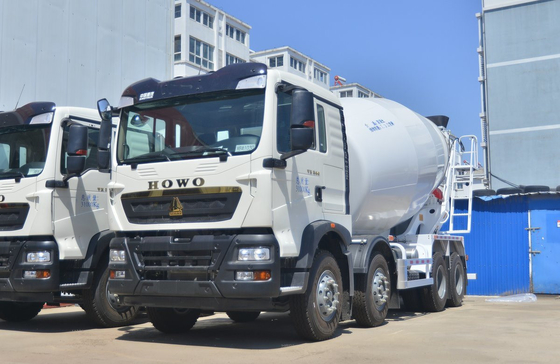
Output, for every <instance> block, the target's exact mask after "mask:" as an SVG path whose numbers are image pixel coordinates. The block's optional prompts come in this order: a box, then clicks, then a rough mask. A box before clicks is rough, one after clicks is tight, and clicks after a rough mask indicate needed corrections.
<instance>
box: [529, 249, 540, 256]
mask: <svg viewBox="0 0 560 364" xmlns="http://www.w3.org/2000/svg"><path fill="white" fill-rule="evenodd" d="M540 253H541V251H540V250H529V254H533V255H537V254H540Z"/></svg>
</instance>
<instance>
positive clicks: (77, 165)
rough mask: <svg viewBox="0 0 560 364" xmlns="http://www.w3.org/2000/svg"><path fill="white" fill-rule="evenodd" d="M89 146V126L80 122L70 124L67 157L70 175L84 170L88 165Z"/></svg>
mask: <svg viewBox="0 0 560 364" xmlns="http://www.w3.org/2000/svg"><path fill="white" fill-rule="evenodd" d="M87 147H88V128H87V126H85V125H79V124H74V125H70V130H69V132H68V149H67V154H68V158H67V159H66V164H67V170H68V176H69V177H71V176H74V175H77V174H80V173H82V172H83V171H84V169H85V167H86V158H87ZM69 177H68V178H69Z"/></svg>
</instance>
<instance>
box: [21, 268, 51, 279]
mask: <svg viewBox="0 0 560 364" xmlns="http://www.w3.org/2000/svg"><path fill="white" fill-rule="evenodd" d="M50 277H51V272H50V271H49V270H24V271H23V278H26V279H45V278H50Z"/></svg>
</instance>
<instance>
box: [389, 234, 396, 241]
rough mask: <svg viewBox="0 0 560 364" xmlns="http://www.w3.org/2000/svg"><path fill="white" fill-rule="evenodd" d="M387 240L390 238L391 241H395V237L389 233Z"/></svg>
mask: <svg viewBox="0 0 560 364" xmlns="http://www.w3.org/2000/svg"><path fill="white" fill-rule="evenodd" d="M387 240H389V241H395V237H394V236H393V235H389V236H388V237H387Z"/></svg>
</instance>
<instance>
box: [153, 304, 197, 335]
mask: <svg viewBox="0 0 560 364" xmlns="http://www.w3.org/2000/svg"><path fill="white" fill-rule="evenodd" d="M199 316H200V310H195V309H190V308H184V309H180V308H164V307H148V317H149V318H150V322H151V323H152V325H154V327H155V328H156V329H158V330H159V331H161V332H164V333H166V334H180V333H183V332H187V331H189V330H190V329H191V328H192V327H193V326H194V324H195V323H196V321H197V320H198V317H199Z"/></svg>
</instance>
